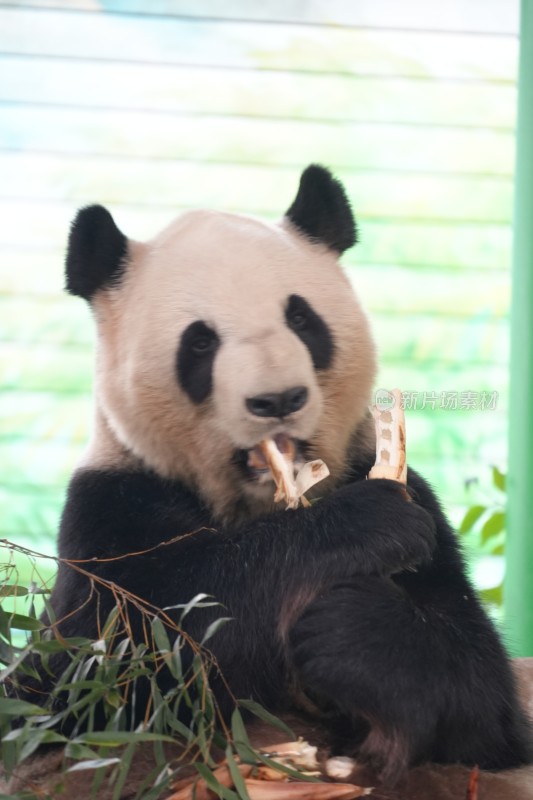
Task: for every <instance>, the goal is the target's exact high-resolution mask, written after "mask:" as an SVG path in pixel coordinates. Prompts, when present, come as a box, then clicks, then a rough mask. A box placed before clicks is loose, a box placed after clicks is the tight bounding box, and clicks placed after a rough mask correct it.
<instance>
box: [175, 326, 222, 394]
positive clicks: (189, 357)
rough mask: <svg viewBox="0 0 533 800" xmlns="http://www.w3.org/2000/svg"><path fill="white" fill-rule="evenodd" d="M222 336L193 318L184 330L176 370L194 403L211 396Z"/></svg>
mask: <svg viewBox="0 0 533 800" xmlns="http://www.w3.org/2000/svg"><path fill="white" fill-rule="evenodd" d="M219 345H220V339H219V338H218V336H217V334H216V333H215V331H214V330H213V329H212V328H209V327H208V326H207V325H206V324H205V322H202V321H201V320H198V321H196V322H192V323H191V324H190V325H189V326H188V327H187V328H186V329H185V331H184V332H183V334H182V337H181V341H180V345H179V348H178V355H177V358H176V370H177V374H178V381H179V384H180V386H181V388H182V389H183V391H184V392H187V394H188V395H189V397H190V398H191V400H192V401H193V403H202V402H203V401H204V400H207V398H208V397H209V395H210V394H211V391H212V389H213V364H214V361H215V355H216V352H217V350H218V348H219Z"/></svg>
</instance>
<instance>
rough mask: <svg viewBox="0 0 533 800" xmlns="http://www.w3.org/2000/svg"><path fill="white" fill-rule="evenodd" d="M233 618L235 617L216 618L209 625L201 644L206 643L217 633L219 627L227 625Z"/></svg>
mask: <svg viewBox="0 0 533 800" xmlns="http://www.w3.org/2000/svg"><path fill="white" fill-rule="evenodd" d="M232 619H233V617H219V618H218V619H216V620H214V622H212V623H211V624H210V625H208V626H207V629H206V631H205V633H204V635H203V637H202V641H201V643H200V644H205V643H206V642H207V641H208V640H209V639H211V637H213V636H214V635H215V633H216V632H217V631H218V629H219V628H221V627H222V626H223V625H225V624H226V622H231V620H232Z"/></svg>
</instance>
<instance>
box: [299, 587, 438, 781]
mask: <svg viewBox="0 0 533 800" xmlns="http://www.w3.org/2000/svg"><path fill="white" fill-rule="evenodd" d="M425 628H426V625H425V620H424V619H423V617H422V615H421V614H419V612H418V611H417V610H416V609H415V607H414V605H413V604H412V602H411V601H410V600H409V599H408V597H407V596H406V595H405V594H404V593H403V591H402V590H401V589H400V588H399V587H398V586H396V585H395V584H394V582H393V581H392V580H390V579H388V578H382V577H378V576H365V577H356V578H354V579H353V580H351V581H349V582H343V583H339V584H337V585H336V586H333V587H331V588H330V589H329V590H328V591H326V592H324V593H322V595H321V596H320V597H319V598H317V599H316V600H315V601H314V602H313V603H311V604H310V605H309V606H308V607H307V608H306V610H305V611H304V612H303V614H302V615H301V617H300V618H299V619H298V621H297V622H296V623H295V624H294V625H293V627H292V629H291V631H290V633H289V652H290V659H291V662H292V665H293V667H294V668H295V669H296V673H297V675H298V678H299V681H300V683H301V686H302V688H303V690H304V691H306V692H308V693H310V695H311V696H312V697H313V698H315V699H316V700H318V701H319V702H320V703H321V704H323V703H326V705H329V706H330V707H332V708H333V709H335V710H336V711H337V712H338V713H340V714H341V715H343V716H345V717H347V718H351V719H353V720H354V721H356V720H357V719H361V718H362V719H364V720H365V721H366V723H368V726H369V733H368V735H367V737H366V739H365V740H364V742H363V744H362V745H361V746H360V747H359V748H358V751H357V754H356V755H357V758H358V760H359V761H360V762H362V763H369V764H370V765H371V766H372V767H373V768H375V769H376V771H377V772H378V773H379V774H380V778H381V779H382V780H383V781H384V782H385V783H395V782H396V781H397V779H398V778H400V777H401V776H402V775H403V773H404V772H405V770H406V769H407V767H408V766H409V765H410V764H412V763H414V762H416V761H419V760H423V759H424V758H426V757H428V755H429V754H430V752H431V748H432V746H433V745H434V737H435V730H436V726H437V719H438V716H439V713H440V706H441V703H442V702H443V698H442V696H441V695H440V693H439V688H438V687H439V686H440V688H441V689H442V686H443V685H444V684H443V683H442V682H441V681H440V680H439V675H438V674H435V673H434V674H430V673H431V671H432V669H433V666H434V664H435V661H436V659H437V658H438V656H439V654H438V652H433V653H431V652H429V642H428V636H427V630H426V629H425ZM436 649H438V648H436ZM438 671H439V670H438V669H437V673H438ZM352 755H355V754H354V753H352Z"/></svg>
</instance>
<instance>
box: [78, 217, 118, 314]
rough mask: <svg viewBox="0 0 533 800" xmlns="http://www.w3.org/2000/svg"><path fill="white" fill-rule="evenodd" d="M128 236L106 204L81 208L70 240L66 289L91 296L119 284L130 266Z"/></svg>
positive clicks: (86, 298)
mask: <svg viewBox="0 0 533 800" xmlns="http://www.w3.org/2000/svg"><path fill="white" fill-rule="evenodd" d="M127 252H128V240H127V238H126V237H125V236H124V234H123V233H122V232H121V231H120V230H119V229H118V228H117V226H116V225H115V221H114V219H113V217H112V216H111V214H110V213H109V211H108V210H107V209H106V208H104V207H103V206H87V208H82V209H80V210H79V211H78V214H77V216H76V219H75V220H74V221H73V223H72V226H71V229H70V236H69V240H68V250H67V258H66V289H67V291H68V292H70V294H75V295H78V296H79V297H83V298H84V300H91V298H92V296H93V295H94V294H95V292H97V291H99V290H100V289H106V288H110V287H112V286H117V285H118V284H119V283H120V279H121V277H122V274H123V273H124V270H125V268H126V257H127Z"/></svg>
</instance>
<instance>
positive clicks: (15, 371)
mask: <svg viewBox="0 0 533 800" xmlns="http://www.w3.org/2000/svg"><path fill="white" fill-rule="evenodd" d="M517 30H518V3H517V2H515V0H455V2H448V3H446V4H442V3H441V4H437V3H435V2H422V0H405V2H402V3H399V2H397V0H357V2H349V0H344V2H343V1H342V0H289V1H286V2H283V1H282V0H262V2H261V3H259V2H246V0H152V1H150V0H64V2H53V1H50V2H47V1H46V0H34V1H33V2H31V0H30V1H29V2H6V3H2V2H0V193H1V197H0V220H1V222H0V348H1V360H0V385H1V389H2V391H1V395H0V447H1V457H0V537H4V538H7V539H11V540H13V541H16V542H17V543H19V544H22V545H26V546H30V547H33V548H36V549H37V550H40V551H43V552H53V549H54V539H55V534H56V529H57V523H58V517H59V514H60V510H61V506H62V503H63V499H64V494H65V489H66V484H67V482H68V479H69V475H70V473H71V471H72V469H73V467H74V466H75V464H76V460H77V459H78V458H79V456H80V455H81V453H82V450H83V447H84V443H85V441H86V439H87V436H88V431H89V428H90V424H91V383H92V369H93V367H92V364H93V342H94V332H93V327H92V323H91V320H90V316H89V312H88V310H87V308H86V307H85V304H84V303H83V302H82V301H80V300H76V299H74V298H69V297H67V296H66V295H65V294H63V292H62V286H63V274H62V271H63V255H64V245H65V241H66V237H67V234H68V227H69V223H70V220H71V219H72V217H73V216H74V214H75V212H76V209H77V208H78V207H79V206H82V205H84V204H87V203H92V202H99V203H103V204H105V205H107V206H108V207H109V208H110V210H111V211H112V213H113V214H114V216H115V219H116V221H117V224H118V225H119V227H121V228H122V230H124V231H125V232H126V233H127V234H129V235H131V236H132V237H133V238H138V239H142V238H143V237H149V236H151V235H153V234H154V233H156V232H157V230H158V229H159V228H160V227H162V226H163V225H165V224H166V223H167V222H168V221H169V220H170V219H171V218H172V217H173V216H174V215H175V214H176V213H178V212H179V211H180V210H182V209H186V208H191V207H198V206H212V207H217V208H222V209H227V210H232V211H239V212H245V213H251V214H256V215H262V216H267V217H271V218H276V217H279V216H280V215H281V214H282V213H283V211H284V210H285V209H286V208H287V207H288V205H289V203H290V201H291V200H292V198H293V196H294V193H295V190H296V186H297V181H298V176H299V173H300V172H301V170H302V168H303V167H305V166H306V165H307V164H308V163H310V162H312V161H314V162H320V163H323V164H325V165H327V166H329V167H331V168H332V169H333V170H334V171H335V172H336V173H337V175H338V176H339V177H340V178H341V179H342V180H343V181H344V182H345V184H346V186H347V189H348V192H349V194H350V197H351V199H352V202H353V206H354V210H355V212H356V216H357V218H358V220H359V224H360V233H361V244H360V245H359V246H358V247H357V248H356V249H354V250H353V251H351V252H349V253H348V254H346V255H345V257H344V263H345V264H346V267H347V269H348V271H349V274H350V277H351V279H352V281H353V284H354V287H355V288H356V290H357V291H358V292H359V294H360V295H361V297H362V299H363V302H364V303H365V304H366V306H367V307H368V309H369V311H370V313H371V317H372V320H373V324H374V330H375V334H376V338H377V341H378V344H379V347H380V350H381V365H382V366H381V372H380V377H379V381H378V386H385V387H392V386H396V385H397V386H399V387H401V388H402V390H404V391H405V392H407V393H408V396H409V398H410V405H411V408H409V409H408V411H407V433H408V446H409V461H410V463H411V464H412V465H413V466H415V467H416V468H418V469H420V470H421V471H422V472H423V473H424V474H425V475H426V476H427V477H428V478H429V479H430V480H431V481H432V483H433V484H434V486H435V487H436V489H437V491H438V493H439V494H440V496H441V498H442V500H443V502H444V503H445V506H446V508H447V510H448V512H449V513H450V515H451V516H452V519H454V521H456V522H459V521H460V520H461V518H462V516H463V513H464V509H465V506H466V505H468V504H472V503H473V502H477V503H483V504H485V503H487V502H488V503H489V504H490V503H492V501H493V500H494V489H493V487H492V484H491V469H490V466H491V465H493V464H496V465H498V466H499V467H500V468H503V469H505V463H506V435H507V421H506V415H507V405H508V363H507V361H508V310H509V282H510V255H511V227H510V223H511V211H512V190H513V163H514V126H515V106H516V73H517V55H518V42H517ZM476 481H477V482H478V483H477V484H476ZM472 483H473V484H474V486H473V487H471V488H470V490H467V489H466V488H465V484H472ZM496 502H499V500H498V499H496ZM486 538H487V537H485V539H486ZM465 543H466V547H467V550H468V553H469V555H470V557H471V562H472V569H473V571H474V575H475V578H476V580H477V582H478V584H479V585H480V586H485V587H488V588H490V587H491V586H495V585H496V584H497V583H499V581H500V579H501V573H502V568H503V564H502V557H501V552H502V550H501V540H499V543H498V547H497V548H495V547H493V546H492V544H490V543H489V544H487V541H485V542H484V541H483V536H482V534H481V532H480V531H479V530H473V531H471V532H470V533H469V534H468V535H467V536H466V539H465ZM494 552H496V554H494Z"/></svg>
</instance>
